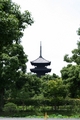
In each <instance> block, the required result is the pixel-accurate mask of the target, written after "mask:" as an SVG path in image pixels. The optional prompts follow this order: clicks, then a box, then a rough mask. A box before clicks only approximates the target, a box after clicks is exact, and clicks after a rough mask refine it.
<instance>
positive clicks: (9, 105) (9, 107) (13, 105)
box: [3, 103, 17, 112]
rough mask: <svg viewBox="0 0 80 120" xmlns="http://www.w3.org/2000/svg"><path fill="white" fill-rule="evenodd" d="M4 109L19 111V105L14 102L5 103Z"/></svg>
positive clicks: (6, 110)
mask: <svg viewBox="0 0 80 120" xmlns="http://www.w3.org/2000/svg"><path fill="white" fill-rule="evenodd" d="M3 111H5V112H17V105H16V104H14V103H7V104H5V105H4V108H3Z"/></svg>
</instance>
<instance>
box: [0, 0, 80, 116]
mask: <svg viewBox="0 0 80 120" xmlns="http://www.w3.org/2000/svg"><path fill="white" fill-rule="evenodd" d="M32 23H33V19H32V17H31V14H30V13H29V11H25V12H24V13H21V11H20V7H19V6H18V5H16V4H15V3H13V2H12V1H11V0H0V83H1V84H0V116H10V117H11V116H13V117H27V116H28V117H29V116H30V117H31V115H32V116H33V117H36V115H37V116H44V114H45V113H46V112H47V114H48V116H49V117H56V116H57V117H59V118H63V117H71V116H73V117H80V88H79V85H80V72H79V71H80V42H79V41H78V42H77V48H76V49H74V50H73V51H72V56H71V57H68V55H65V56H64V61H66V62H68V63H69V64H68V65H67V66H65V67H63V68H62V70H61V77H59V76H58V75H56V74H55V73H53V74H52V75H48V74H47V75H45V76H42V77H40V78H39V77H37V76H36V75H35V74H31V73H26V62H27V61H28V58H27V55H26V54H25V52H24V49H23V46H22V45H21V38H22V36H23V31H24V30H25V28H26V26H28V25H32ZM78 35H80V29H78ZM73 63H75V64H73ZM74 115H75V116H74Z"/></svg>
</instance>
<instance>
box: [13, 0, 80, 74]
mask: <svg viewBox="0 0 80 120" xmlns="http://www.w3.org/2000/svg"><path fill="white" fill-rule="evenodd" d="M12 1H14V2H15V3H17V4H19V5H20V6H21V11H24V10H28V11H29V12H30V13H31V14H32V17H33V19H34V24H33V25H32V26H28V28H26V30H25V32H24V36H23V38H22V45H23V47H24V51H25V53H26V54H27V55H28V60H29V61H28V63H27V72H30V68H32V66H31V65H30V61H32V60H35V59H36V58H38V57H39V54H40V41H42V56H43V57H44V58H45V59H47V60H49V61H51V65H50V66H49V68H52V71H51V74H52V73H55V74H57V75H60V70H61V69H62V67H64V66H66V62H64V61H63V58H64V55H65V54H69V55H71V51H72V50H73V49H74V48H76V47H77V45H76V43H77V41H78V40H79V36H78V35H77V30H78V28H79V27H80V0H12Z"/></svg>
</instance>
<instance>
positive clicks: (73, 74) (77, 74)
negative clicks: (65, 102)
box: [61, 64, 80, 98]
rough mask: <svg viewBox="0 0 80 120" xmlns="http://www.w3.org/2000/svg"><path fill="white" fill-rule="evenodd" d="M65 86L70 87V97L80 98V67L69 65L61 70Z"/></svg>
mask: <svg viewBox="0 0 80 120" xmlns="http://www.w3.org/2000/svg"><path fill="white" fill-rule="evenodd" d="M61 75H62V79H63V80H64V84H65V85H67V86H68V90H69V94H68V95H69V97H71V98H76V97H80V88H79V85H80V65H72V64H69V65H67V67H63V69H62V70H61Z"/></svg>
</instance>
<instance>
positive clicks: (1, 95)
mask: <svg viewBox="0 0 80 120" xmlns="http://www.w3.org/2000/svg"><path fill="white" fill-rule="evenodd" d="M3 106H4V88H2V89H0V112H1V111H2V109H3Z"/></svg>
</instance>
